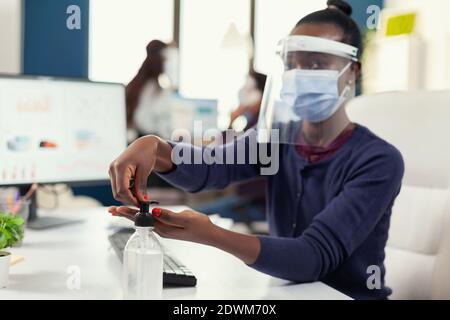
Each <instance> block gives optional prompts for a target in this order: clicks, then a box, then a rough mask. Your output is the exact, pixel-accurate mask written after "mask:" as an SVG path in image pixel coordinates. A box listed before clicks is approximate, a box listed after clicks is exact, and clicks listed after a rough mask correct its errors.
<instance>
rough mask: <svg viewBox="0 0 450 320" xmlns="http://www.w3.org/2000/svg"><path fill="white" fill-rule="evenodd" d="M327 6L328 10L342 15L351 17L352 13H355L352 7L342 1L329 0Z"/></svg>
mask: <svg viewBox="0 0 450 320" xmlns="http://www.w3.org/2000/svg"><path fill="white" fill-rule="evenodd" d="M327 6H328V8H331V9H336V10H338V11H341V12H342V13H344V14H346V15H348V16H351V15H352V12H353V9H352V6H351V5H350V4H348V3H347V2H345V1H342V0H328V1H327Z"/></svg>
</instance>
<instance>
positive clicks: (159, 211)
mask: <svg viewBox="0 0 450 320" xmlns="http://www.w3.org/2000/svg"><path fill="white" fill-rule="evenodd" d="M152 215H154V216H155V217H157V218H158V217H159V216H160V215H161V209H160V208H153V210H152Z"/></svg>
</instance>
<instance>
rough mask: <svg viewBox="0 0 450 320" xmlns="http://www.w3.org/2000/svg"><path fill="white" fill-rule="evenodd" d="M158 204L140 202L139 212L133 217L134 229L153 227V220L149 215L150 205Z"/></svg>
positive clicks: (155, 202)
mask: <svg viewBox="0 0 450 320" xmlns="http://www.w3.org/2000/svg"><path fill="white" fill-rule="evenodd" d="M152 204H159V202H158V201H154V200H152V201H149V202H141V204H140V209H139V212H138V213H136V215H135V217H134V225H135V226H136V227H153V224H154V220H153V216H152V214H151V213H150V205H152Z"/></svg>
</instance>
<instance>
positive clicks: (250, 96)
mask: <svg viewBox="0 0 450 320" xmlns="http://www.w3.org/2000/svg"><path fill="white" fill-rule="evenodd" d="M265 84H266V75H264V74H262V73H259V72H256V71H254V70H251V71H250V72H249V74H248V76H247V79H246V82H245V84H244V86H243V87H242V88H241V89H240V90H239V106H238V107H237V108H236V109H235V110H234V111H233V112H232V113H231V119H230V128H233V129H235V130H237V131H241V130H244V131H245V130H247V129H249V128H251V127H253V126H254V125H255V124H256V122H257V121H258V116H259V110H260V108H261V101H262V96H263V92H264V86H265ZM241 119H242V120H243V121H240V120H241ZM241 124H243V126H242V125H241Z"/></svg>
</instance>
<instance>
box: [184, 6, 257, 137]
mask: <svg viewBox="0 0 450 320" xmlns="http://www.w3.org/2000/svg"><path fill="white" fill-rule="evenodd" d="M249 21H250V2H249V0H227V1H211V0H183V1H182V2H181V21H180V23H181V25H180V26H181V27H180V32H181V34H180V94H181V95H182V96H185V97H189V98H203V99H218V100H219V105H218V112H219V127H222V128H223V127H224V126H226V125H228V122H227V121H228V120H227V117H229V113H230V110H231V109H232V108H234V107H236V104H237V95H238V90H239V88H240V87H241V86H242V85H243V83H244V80H245V76H246V74H247V73H248V69H249V46H248V43H249V42H250V38H249V29H250V22H249Z"/></svg>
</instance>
